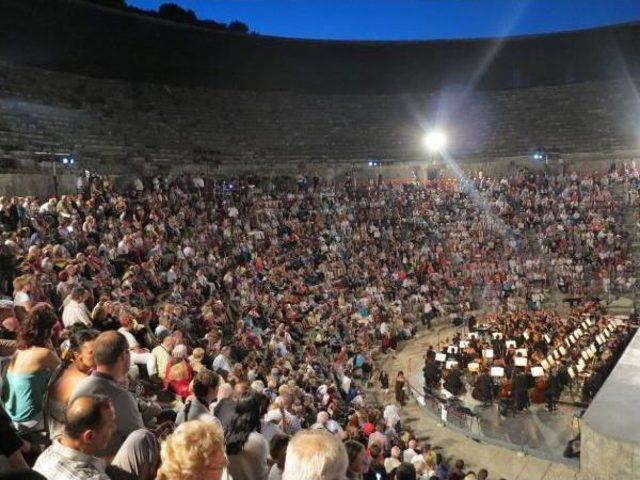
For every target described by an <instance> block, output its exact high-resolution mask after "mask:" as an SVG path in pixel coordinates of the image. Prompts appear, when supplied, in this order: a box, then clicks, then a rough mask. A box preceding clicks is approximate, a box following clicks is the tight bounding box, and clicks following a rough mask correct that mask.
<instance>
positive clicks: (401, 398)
mask: <svg viewBox="0 0 640 480" xmlns="http://www.w3.org/2000/svg"><path fill="white" fill-rule="evenodd" d="M405 387H406V381H405V379H404V373H403V372H402V370H401V371H399V372H398V374H397V375H396V382H395V386H394V389H395V394H396V402H398V403H399V404H400V406H401V407H404V404H405V402H406V398H405Z"/></svg>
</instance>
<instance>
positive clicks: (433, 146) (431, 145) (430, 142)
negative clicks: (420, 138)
mask: <svg viewBox="0 0 640 480" xmlns="http://www.w3.org/2000/svg"><path fill="white" fill-rule="evenodd" d="M446 145H447V136H446V135H445V134H444V133H443V132H441V131H440V130H434V131H433V132H429V133H428V134H427V135H426V136H425V137H424V146H425V147H427V150H429V151H430V152H439V151H440V150H442V149H443V148H444V147H445V146H446Z"/></svg>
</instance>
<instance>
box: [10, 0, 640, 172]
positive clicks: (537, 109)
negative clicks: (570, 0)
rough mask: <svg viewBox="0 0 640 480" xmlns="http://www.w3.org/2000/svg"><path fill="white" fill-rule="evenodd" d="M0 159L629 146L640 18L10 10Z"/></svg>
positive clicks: (290, 163)
mask: <svg viewBox="0 0 640 480" xmlns="http://www.w3.org/2000/svg"><path fill="white" fill-rule="evenodd" d="M0 32H1V33H0V157H1V158H2V160H3V165H4V167H5V169H13V170H14V171H15V169H18V170H21V171H28V170H29V169H31V168H35V167H34V166H33V154H34V152H36V151H68V152H71V153H73V154H74V155H75V156H76V158H78V159H80V160H81V161H82V163H83V165H86V166H88V167H90V168H92V169H94V170H98V171H103V172H109V173H122V174H126V173H130V172H135V173H137V174H143V175H151V174H154V173H156V172H159V171H163V172H165V171H168V170H170V169H173V170H185V169H198V170H201V171H206V172H208V173H210V174H212V173H228V172H235V171H238V170H242V169H254V170H255V169H260V168H265V169H268V170H270V171H275V170H277V171H299V170H304V171H311V170H323V171H324V172H333V173H334V174H335V173H336V172H339V171H340V169H341V168H345V167H348V168H353V166H354V165H356V166H359V165H364V163H365V160H366V159H367V158H368V157H370V156H375V157H377V158H380V159H382V160H383V163H384V164H385V165H386V166H391V165H395V166H397V165H405V164H420V163H421V162H424V161H425V157H426V154H425V151H424V149H423V147H422V144H421V138H422V136H423V133H424V131H425V129H428V128H429V127H430V126H433V125H435V124H437V125H438V126H440V127H441V128H446V130H447V132H448V133H449V136H450V137H451V138H452V141H451V154H452V155H453V156H454V158H456V159H457V160H458V161H461V162H483V163H484V164H487V162H489V161H492V162H494V161H500V160H505V159H508V160H513V159H514V158H528V157H529V155H530V154H531V152H532V151H533V150H535V149H536V148H545V149H547V150H549V151H556V152H561V153H562V155H563V156H565V157H567V158H576V159H581V161H586V160H597V159H600V158H606V159H612V158H629V157H633V156H635V155H636V154H637V152H638V150H639V148H640V138H639V137H640V96H639V94H638V80H639V77H640V61H639V58H640V25H625V26H619V27H616V28H609V29H602V30H592V31H583V32H577V33H571V34H558V35H551V36H542V37H525V38H516V39H511V40H507V41H505V40H482V41H448V42H402V43H388V42H387V43H376V42H321V41H299V40H285V39H278V38H271V37H260V36H247V35H234V34H230V33H218V32H213V31H205V30H203V29H200V28H197V27H193V26H183V25H177V24H173V23H171V22H167V21H160V20H156V19H149V18H145V17H141V16H139V15H135V14H130V13H126V12H120V11H114V10H108V9H103V8H100V7H96V6H94V5H90V4H87V3H84V2H80V1H75V0H68V1H62V2H48V1H41V0H38V1H30V2H22V1H18V0H10V1H5V2H2V6H0Z"/></svg>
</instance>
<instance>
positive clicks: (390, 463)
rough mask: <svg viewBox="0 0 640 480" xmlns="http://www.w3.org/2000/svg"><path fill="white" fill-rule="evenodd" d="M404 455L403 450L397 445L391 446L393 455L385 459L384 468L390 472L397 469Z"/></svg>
mask: <svg viewBox="0 0 640 480" xmlns="http://www.w3.org/2000/svg"><path fill="white" fill-rule="evenodd" d="M401 455H402V450H400V447H398V446H397V445H394V446H393V447H391V456H390V457H387V458H385V459H384V469H385V471H386V472H387V473H388V474H390V473H391V472H392V471H393V470H395V469H396V468H397V467H398V465H400V464H401V463H402V461H401V460H400V456H401Z"/></svg>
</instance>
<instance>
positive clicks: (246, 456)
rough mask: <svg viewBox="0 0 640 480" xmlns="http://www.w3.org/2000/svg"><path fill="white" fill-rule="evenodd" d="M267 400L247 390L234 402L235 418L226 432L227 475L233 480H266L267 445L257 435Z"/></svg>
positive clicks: (267, 469)
mask: <svg viewBox="0 0 640 480" xmlns="http://www.w3.org/2000/svg"><path fill="white" fill-rule="evenodd" d="M268 405H269V401H268V399H267V397H265V396H264V395H262V394H260V393H258V392H255V391H253V390H249V391H248V392H247V393H245V394H244V395H243V396H242V397H241V398H240V399H239V400H238V402H237V404H236V408H235V418H234V419H233V421H232V422H231V424H230V425H228V426H227V427H226V430H225V440H226V443H227V455H228V456H229V474H230V475H231V476H232V477H233V479H234V480H266V479H267V477H268V476H269V467H268V464H267V459H268V456H269V444H268V443H267V441H266V439H265V438H264V437H263V436H262V435H261V434H260V419H261V418H262V417H263V416H264V414H265V413H267V407H268Z"/></svg>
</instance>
